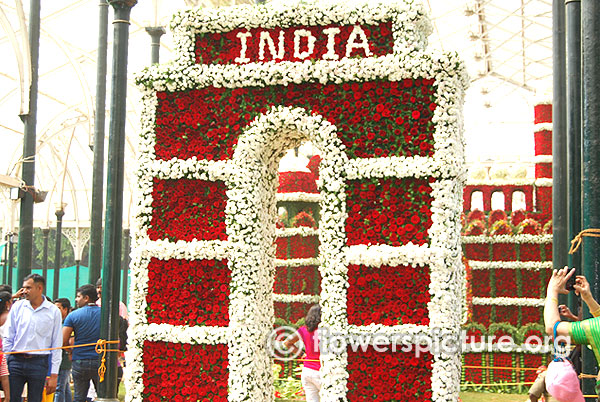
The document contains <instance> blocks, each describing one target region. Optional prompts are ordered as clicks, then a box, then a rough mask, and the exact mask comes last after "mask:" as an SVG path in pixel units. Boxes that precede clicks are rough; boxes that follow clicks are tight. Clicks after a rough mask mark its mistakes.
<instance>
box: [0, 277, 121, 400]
mask: <svg viewBox="0 0 600 402" xmlns="http://www.w3.org/2000/svg"><path fill="white" fill-rule="evenodd" d="M45 289H46V281H45V279H44V277H42V276H41V275H38V274H31V275H28V276H26V277H25V278H24V280H23V285H22V287H21V288H20V289H19V290H18V291H17V292H16V293H14V294H13V292H12V289H11V287H10V286H9V285H0V335H1V336H0V348H1V349H2V351H3V352H4V354H2V355H0V386H1V388H2V391H3V393H4V401H7V402H8V401H10V402H22V400H23V397H24V396H26V397H27V400H28V402H41V401H42V398H43V395H44V392H45V393H46V394H52V393H55V396H54V399H55V401H56V402H72V401H74V402H86V401H89V400H91V397H93V393H94V391H90V388H91V387H90V385H92V386H93V387H92V388H93V389H97V387H98V382H99V377H98V369H99V367H100V356H99V355H98V353H97V352H96V348H95V344H96V343H97V342H98V340H99V339H100V320H101V319H100V306H101V295H102V281H101V280H98V282H97V283H96V286H94V285H91V284H86V285H83V286H81V287H79V288H78V289H77V290H76V295H75V308H74V309H72V308H71V302H70V301H69V299H67V298H57V299H56V300H54V301H51V300H50V299H49V298H48V297H47V296H45ZM119 313H120V316H121V322H120V329H121V330H120V334H121V335H124V333H125V330H126V329H127V318H128V317H127V308H126V307H125V305H124V304H123V303H121V306H120V309H119ZM121 341H122V343H125V342H126V340H125V339H121ZM120 347H121V350H123V349H122V348H123V347H124V345H120ZM119 374H120V375H119V381H120V377H121V376H122V369H121V368H120V366H119ZM71 377H72V381H73V391H74V395H73V394H72V391H71Z"/></svg>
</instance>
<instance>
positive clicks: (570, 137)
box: [565, 0, 594, 369]
mask: <svg viewBox="0 0 600 402" xmlns="http://www.w3.org/2000/svg"><path fill="white" fill-rule="evenodd" d="M565 12H566V52H567V162H568V166H567V170H568V173H567V175H568V180H567V182H568V185H567V188H568V191H567V196H568V209H569V215H568V219H567V220H568V222H569V225H568V233H567V238H568V239H572V238H574V237H575V236H576V235H577V234H578V233H579V232H580V231H581V1H580V0H567V1H566V2H565ZM567 263H568V265H569V266H570V267H575V268H576V269H577V275H581V272H582V268H581V254H580V253H575V254H569V255H568V262H567ZM568 299H569V304H568V305H569V308H570V309H571V311H573V312H575V314H577V312H578V311H579V308H580V306H581V299H580V298H579V297H576V295H575V294H574V293H573V292H570V293H569V296H568ZM592 358H594V357H593V356H592ZM573 364H575V366H576V367H578V368H579V369H581V364H582V360H581V359H577V361H574V362H573Z"/></svg>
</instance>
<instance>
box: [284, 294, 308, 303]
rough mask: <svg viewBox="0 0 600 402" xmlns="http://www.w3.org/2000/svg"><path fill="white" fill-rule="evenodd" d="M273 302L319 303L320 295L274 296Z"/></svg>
mask: <svg viewBox="0 0 600 402" xmlns="http://www.w3.org/2000/svg"><path fill="white" fill-rule="evenodd" d="M273 301H274V302H282V303H318V302H319V296H318V295H305V294H297V295H285V294H274V295H273Z"/></svg>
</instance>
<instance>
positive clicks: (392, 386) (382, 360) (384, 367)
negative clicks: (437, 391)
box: [347, 347, 433, 402]
mask: <svg viewBox="0 0 600 402" xmlns="http://www.w3.org/2000/svg"><path fill="white" fill-rule="evenodd" d="M390 349H391V347H390ZM432 363H433V357H432V356H431V355H430V354H429V353H424V352H423V353H421V354H420V355H419V356H416V355H415V353H414V352H392V351H391V350H390V351H387V352H377V351H375V350H374V349H373V348H372V347H368V348H367V350H366V351H364V352H363V351H362V350H361V349H360V348H359V349H358V350H357V351H356V352H354V351H352V350H351V348H348V366H347V370H348V374H349V378H348V394H347V396H348V401H349V402H362V401H378V402H379V401H406V402H421V401H430V400H431V367H432Z"/></svg>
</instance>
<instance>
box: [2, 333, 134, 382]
mask: <svg viewBox="0 0 600 402" xmlns="http://www.w3.org/2000/svg"><path fill="white" fill-rule="evenodd" d="M118 343H119V340H114V341H107V340H104V339H98V342H94V343H84V344H81V345H69V346H61V347H59V348H46V349H31V350H17V351H14V352H2V351H0V356H1V355H21V354H26V353H34V352H50V351H53V350H65V349H75V348H83V347H85V346H95V349H96V353H98V354H99V355H102V358H101V360H100V367H99V368H98V376H99V377H100V382H103V381H104V374H105V373H106V353H107V352H123V351H122V350H119V349H106V345H108V344H118Z"/></svg>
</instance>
